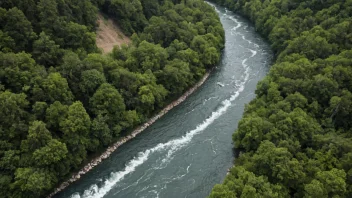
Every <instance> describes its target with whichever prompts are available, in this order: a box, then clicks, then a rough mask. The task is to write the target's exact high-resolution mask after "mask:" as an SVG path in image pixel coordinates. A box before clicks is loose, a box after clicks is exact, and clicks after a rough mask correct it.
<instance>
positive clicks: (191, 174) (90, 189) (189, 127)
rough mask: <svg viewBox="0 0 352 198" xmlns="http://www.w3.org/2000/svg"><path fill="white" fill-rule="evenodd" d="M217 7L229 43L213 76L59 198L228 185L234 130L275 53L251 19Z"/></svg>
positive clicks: (183, 193) (205, 190) (148, 195)
mask: <svg viewBox="0 0 352 198" xmlns="http://www.w3.org/2000/svg"><path fill="white" fill-rule="evenodd" d="M211 5H212V6H214V5H213V4H211ZM214 8H215V10H216V11H217V12H218V14H219V16H220V20H221V23H222V25H223V27H224V29H225V34H226V41H225V49H224V51H223V54H222V59H221V61H220V63H219V64H218V66H217V67H216V68H215V69H214V70H213V72H212V74H211V75H210V77H209V79H208V80H207V81H206V82H205V83H204V84H203V86H201V87H200V88H199V89H198V90H197V91H196V92H195V93H193V94H192V95H191V96H190V97H189V98H187V99H186V100H185V101H184V102H183V103H182V104H180V105H179V106H177V107H175V108H174V109H172V110H171V111H170V112H168V113H167V114H166V115H165V116H164V117H162V118H161V119H159V120H158V121H157V122H155V123H154V124H153V125H151V126H150V127H149V128H147V129H146V130H145V131H144V132H143V133H141V134H140V135H138V136H137V137H135V138H134V139H133V140H131V141H129V142H127V143H125V144H124V145H122V146H121V147H119V149H118V150H117V151H115V152H114V153H113V154H112V155H111V156H110V158H108V159H106V160H104V161H103V162H102V163H101V164H100V165H98V166H97V167H96V168H94V169H93V170H91V171H90V172H89V173H87V174H86V175H84V176H82V178H81V179H80V180H78V181H77V182H75V183H73V184H71V185H70V186H69V187H68V188H66V189H65V190H64V191H62V192H60V193H59V194H57V195H56V196H55V197H57V198H102V197H104V198H115V197H116V198H117V197H121V198H134V197H145V198H154V197H161V198H164V197H165V198H173V197H175V198H179V197H194V198H200V197H206V196H208V195H209V193H210V191H211V189H212V187H213V186H214V185H215V184H217V183H221V182H222V180H223V179H224V178H225V176H226V172H227V169H228V168H230V167H231V166H232V164H233V160H234V156H233V150H232V148H233V144H232V134H233V132H234V131H235V130H236V128H237V124H238V121H239V120H240V119H241V117H242V114H243V111H244V107H245V104H247V103H249V102H250V101H251V100H252V99H253V98H254V97H255V94H254V91H255V88H256V84H257V83H258V81H259V80H261V79H262V78H263V77H264V76H265V75H266V73H267V72H268V70H269V65H270V63H271V59H272V52H271V51H270V46H269V45H268V43H266V42H265V41H264V40H263V39H262V38H261V37H260V36H259V35H258V34H257V33H256V32H255V29H254V27H253V26H252V25H251V24H250V23H249V22H248V21H247V20H245V19H243V18H241V17H240V16H238V15H236V14H234V13H232V12H230V11H227V10H226V9H225V8H222V7H218V6H214Z"/></svg>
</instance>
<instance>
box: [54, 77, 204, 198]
mask: <svg viewBox="0 0 352 198" xmlns="http://www.w3.org/2000/svg"><path fill="white" fill-rule="evenodd" d="M209 75H210V72H207V73H206V74H205V75H204V77H203V78H202V79H201V80H200V81H199V82H198V83H197V84H195V85H194V86H193V87H192V88H190V89H189V90H188V91H186V92H185V93H184V94H183V95H182V96H181V97H179V98H178V99H177V100H175V101H173V102H172V103H171V104H169V105H167V106H166V107H165V108H164V109H163V110H161V111H160V112H159V113H158V114H157V115H155V116H154V117H152V118H150V119H149V120H148V121H147V122H146V123H144V124H143V125H141V126H139V127H137V128H136V129H135V130H134V131H133V132H132V133H131V134H130V135H128V136H126V137H123V138H121V139H120V140H119V141H118V142H116V143H115V144H113V145H112V146H110V147H108V148H107V149H106V151H105V152H104V153H102V154H101V155H100V156H99V157H97V158H94V159H93V160H92V161H91V162H90V163H88V164H87V165H85V166H84V167H83V168H82V169H81V170H80V171H79V172H77V173H75V174H73V175H72V177H71V178H70V179H69V180H67V181H66V182H63V183H62V184H61V185H60V186H59V187H58V188H56V189H55V191H54V192H53V193H51V194H50V195H49V196H48V198H50V197H52V196H54V195H55V194H57V193H58V192H60V191H62V190H63V189H65V188H66V187H67V186H69V185H70V184H71V183H73V182H75V181H77V180H79V179H80V178H81V176H82V175H84V174H86V173H87V172H89V171H90V170H92V169H93V168H94V167H95V166H97V165H98V164H99V163H101V162H102V161H103V160H104V159H106V158H108V157H109V156H110V155H111V153H112V152H114V151H115V150H116V149H117V148H118V147H120V146H121V145H122V144H124V143H125V142H127V141H129V140H131V139H132V138H134V137H135V136H136V135H138V134H139V133H141V132H142V131H144V130H145V129H146V128H148V127H149V126H150V125H151V124H153V123H154V122H155V121H157V120H158V119H159V118H161V117H162V116H163V115H165V114H166V113H167V112H168V111H170V110H171V109H172V108H174V107H175V106H177V105H179V104H180V103H181V102H183V101H184V100H185V99H186V98H187V97H188V96H190V95H191V94H192V93H193V92H194V91H195V90H197V88H199V87H200V86H201V85H202V84H203V83H204V82H205V81H206V80H207V79H208V77H209Z"/></svg>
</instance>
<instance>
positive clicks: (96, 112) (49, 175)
mask: <svg viewBox="0 0 352 198" xmlns="http://www.w3.org/2000/svg"><path fill="white" fill-rule="evenodd" d="M0 7H1V8H0V62H1V64H0V197H18V198H21V197H26V198H39V197H45V196H46V195H48V194H50V192H52V191H53V189H54V188H55V187H56V186H58V185H59V184H60V182H62V181H63V180H64V179H65V178H68V177H69V176H70V175H71V173H72V172H73V171H75V170H78V169H79V167H82V166H83V163H84V162H85V161H86V160H87V159H88V158H89V157H90V156H92V155H94V154H95V153H96V152H97V151H101V150H104V149H105V148H107V147H108V146H109V145H111V144H112V143H113V142H114V141H117V140H118V139H120V138H123V137H124V136H126V135H128V133H129V132H130V131H132V129H133V128H135V127H136V126H137V125H139V124H140V123H142V122H144V121H145V120H147V119H148V118H149V117H151V116H152V115H153V113H155V112H156V111H158V110H160V109H162V108H163V107H164V106H165V103H166V102H167V101H170V100H171V99H173V98H175V97H177V96H180V95H182V93H183V92H185V91H186V90H187V89H188V88H189V87H191V86H192V85H194V84H195V83H196V82H197V81H198V80H200V79H201V78H202V77H203V75H204V74H205V73H206V70H207V69H211V68H212V67H213V66H214V65H215V64H216V63H217V62H218V61H219V59H220V52H221V49H222V48H223V47H224V46H223V43H224V31H223V29H222V26H221V23H220V21H219V18H218V16H217V14H216V13H215V11H214V10H213V9H212V8H211V7H210V6H209V5H207V4H206V3H204V2H203V1H200V0H193V1H187V2H184V1H181V0H172V1H171V0H165V1H154V0H143V1H141V0H132V1H123V0H112V1H110V0H106V1H105V0H79V1H77V0H75V1H74V0H65V1H56V0H30V1H18V0H7V1H0ZM99 11H101V12H103V13H104V14H106V15H107V16H109V17H110V18H113V19H115V20H116V21H118V22H119V27H121V29H122V31H123V32H124V33H125V34H126V35H128V36H131V35H132V34H133V42H131V43H130V44H131V45H130V46H124V45H122V47H121V48H120V47H117V48H114V50H113V51H112V52H111V53H108V54H102V53H101V50H99V48H98V46H97V42H98V44H99V46H100V44H102V45H101V46H102V47H103V48H104V49H105V52H108V51H110V50H111V47H112V46H111V45H110V44H112V45H113V44H115V43H117V44H119V43H122V42H129V39H128V38H126V37H124V36H123V40H121V39H120V37H119V34H120V35H122V33H121V32H120V31H116V30H118V28H116V26H114V25H113V23H112V21H111V20H107V23H105V20H104V19H102V18H101V17H100V16H99V15H98V12H99ZM97 21H102V23H100V27H102V28H101V29H99V27H97V23H96V22H97ZM97 31H98V37H97V36H96V34H95V32H97ZM134 33H136V34H134ZM116 35H117V36H116ZM100 39H101V40H100ZM97 40H98V41H97ZM105 43H109V45H105Z"/></svg>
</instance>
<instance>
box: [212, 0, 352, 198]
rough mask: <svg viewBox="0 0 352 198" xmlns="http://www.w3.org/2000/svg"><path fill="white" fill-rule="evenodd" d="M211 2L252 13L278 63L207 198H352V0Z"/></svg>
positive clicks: (249, 15)
mask: <svg viewBox="0 0 352 198" xmlns="http://www.w3.org/2000/svg"><path fill="white" fill-rule="evenodd" d="M214 2H216V3H219V4H222V5H225V6H227V7H228V8H230V9H231V10H233V11H235V12H237V13H239V14H241V15H243V16H245V17H246V18H248V19H250V20H251V21H252V22H253V23H254V24H255V27H256V29H257V30H258V31H259V32H260V33H261V34H262V35H264V36H265V37H266V38H267V39H268V40H269V41H270V43H271V47H272V49H273V50H274V51H275V53H276V61H275V63H274V64H273V65H272V67H271V69H270V72H269V74H268V76H267V77H266V78H265V79H264V80H262V81H261V82H259V83H258V86H257V90H256V98H255V99H254V100H253V101H252V102H251V103H250V104H249V105H247V106H246V109H245V112H244V114H243V118H242V120H241V121H240V122H239V125H238V129H237V130H236V131H235V133H234V134H233V141H234V146H235V149H236V151H237V152H236V153H240V154H239V156H238V157H237V158H236V159H235V163H234V167H233V168H232V169H231V170H230V172H229V174H228V176H227V177H226V178H225V181H224V182H223V184H219V185H216V186H215V187H214V188H213V191H212V192H211V194H210V197H211V198H218V197H219V198H220V197H278V198H279V197H280V198H281V197H307V198H308V197H319V198H323V197H324V198H325V197H326V198H327V197H352V67H351V66H352V18H351V13H352V2H351V1H348V0H346V1H345V0H343V1H337V0H322V1H300V0H294V1H286V0H282V1H258V0H249V1H248V0H239V1H227V0H214Z"/></svg>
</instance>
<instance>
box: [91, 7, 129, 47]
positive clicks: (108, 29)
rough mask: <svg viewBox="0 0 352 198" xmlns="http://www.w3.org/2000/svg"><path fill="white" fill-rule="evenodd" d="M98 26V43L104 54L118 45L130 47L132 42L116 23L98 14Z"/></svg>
mask: <svg viewBox="0 0 352 198" xmlns="http://www.w3.org/2000/svg"><path fill="white" fill-rule="evenodd" d="M98 24H99V26H98V28H97V32H96V34H97V38H96V42H97V46H98V48H100V49H102V50H103V52H104V53H109V52H111V51H112V49H113V48H114V46H116V45H117V46H121V45H122V44H127V45H128V44H129V43H130V42H131V40H130V39H129V38H128V37H127V36H126V35H125V34H124V33H123V32H122V31H121V29H120V27H119V26H118V24H117V23H116V22H115V21H113V20H112V19H110V18H108V19H107V18H105V17H104V16H103V15H102V14H101V13H99V14H98Z"/></svg>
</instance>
